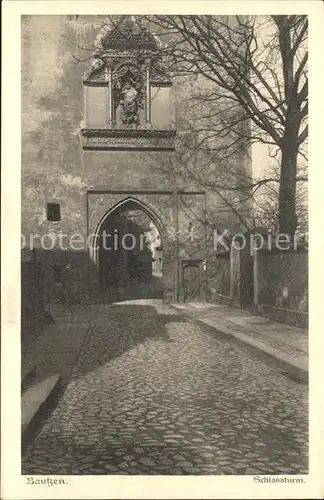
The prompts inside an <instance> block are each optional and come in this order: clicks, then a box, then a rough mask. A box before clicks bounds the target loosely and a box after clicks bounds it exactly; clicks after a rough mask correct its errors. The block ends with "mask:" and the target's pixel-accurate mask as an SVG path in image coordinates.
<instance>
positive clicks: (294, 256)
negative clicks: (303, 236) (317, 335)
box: [254, 247, 308, 326]
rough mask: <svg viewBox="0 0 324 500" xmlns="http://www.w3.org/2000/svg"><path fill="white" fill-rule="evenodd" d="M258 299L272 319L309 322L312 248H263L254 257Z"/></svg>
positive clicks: (300, 323)
mask: <svg viewBox="0 0 324 500" xmlns="http://www.w3.org/2000/svg"><path fill="white" fill-rule="evenodd" d="M254 271H255V276H254V289H255V298H254V303H255V306H256V309H257V310H258V311H259V312H260V313H262V314H264V315H266V316H269V317H271V318H272V319H275V320H278V321H284V322H288V323H292V324H296V325H299V326H306V325H307V322H308V251H307V249H306V248H305V247H304V248H303V247H301V248H298V249H296V250H293V249H290V250H278V249H273V250H271V251H269V250H265V249H264V250H260V251H258V252H256V255H255V259H254Z"/></svg>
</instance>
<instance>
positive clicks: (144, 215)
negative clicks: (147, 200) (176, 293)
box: [98, 199, 163, 301]
mask: <svg viewBox="0 0 324 500" xmlns="http://www.w3.org/2000/svg"><path fill="white" fill-rule="evenodd" d="M98 257H99V259H98V264H99V266H98V270H99V279H100V288H101V293H102V294H103V296H104V297H106V298H107V299H108V300H113V301H115V300H127V299H137V298H162V295H163V285H162V273H163V243H162V235H161V232H160V230H159V228H158V226H157V224H156V222H155V221H154V220H153V218H152V217H151V216H150V215H149V212H148V211H147V210H145V208H144V207H143V206H141V204H140V203H137V202H136V201H135V200H132V199H130V200H127V201H126V202H124V203H122V204H119V205H118V206H117V207H116V208H115V209H114V210H113V211H111V212H109V213H108V215H107V216H106V217H105V219H104V220H103V222H102V224H101V227H100V231H99V255H98Z"/></svg>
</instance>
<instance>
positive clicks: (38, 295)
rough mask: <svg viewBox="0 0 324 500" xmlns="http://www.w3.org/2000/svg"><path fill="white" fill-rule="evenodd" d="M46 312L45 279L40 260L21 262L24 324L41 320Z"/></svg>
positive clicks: (22, 319)
mask: <svg viewBox="0 0 324 500" xmlns="http://www.w3.org/2000/svg"><path fill="white" fill-rule="evenodd" d="M44 314H45V280H44V274H43V271H42V265H41V263H40V262H33V261H25V262H22V264H21V321H22V326H24V325H28V324H30V323H32V322H34V321H37V320H40V319H41V318H42V317H43V316H44Z"/></svg>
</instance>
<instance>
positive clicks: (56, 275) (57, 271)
mask: <svg viewBox="0 0 324 500" xmlns="http://www.w3.org/2000/svg"><path fill="white" fill-rule="evenodd" d="M53 280H54V282H55V283H62V281H63V268H62V266H59V265H58V264H54V266H53Z"/></svg>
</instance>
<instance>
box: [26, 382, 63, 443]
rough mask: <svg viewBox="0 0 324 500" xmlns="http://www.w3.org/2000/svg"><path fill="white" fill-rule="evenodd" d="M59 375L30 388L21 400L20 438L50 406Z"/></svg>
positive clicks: (57, 386)
mask: <svg viewBox="0 0 324 500" xmlns="http://www.w3.org/2000/svg"><path fill="white" fill-rule="evenodd" d="M59 382H60V375H58V374H56V375H52V376H51V377H48V378H46V379H45V380H42V381H41V382H39V383H38V384H36V385H34V386H32V387H30V388H29V389H28V390H27V391H26V392H25V393H24V394H23V395H22V398H21V431H22V436H24V435H25V434H26V431H27V430H29V429H30V428H31V427H33V426H34V423H35V421H36V420H38V419H39V418H42V417H43V416H44V415H45V414H46V412H47V410H48V407H50V406H51V400H52V397H53V396H54V395H55V393H56V390H57V389H58V388H59V385H60V384H59Z"/></svg>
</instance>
